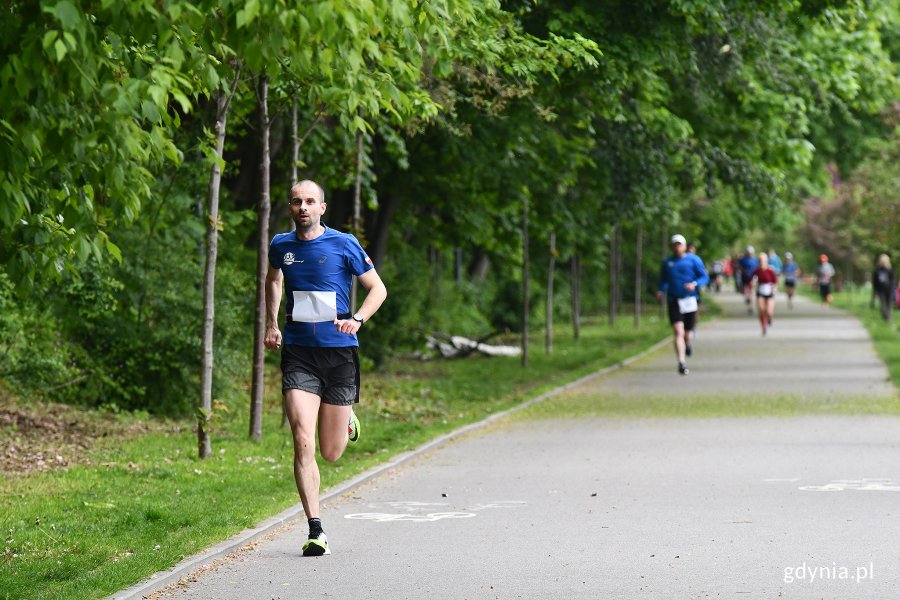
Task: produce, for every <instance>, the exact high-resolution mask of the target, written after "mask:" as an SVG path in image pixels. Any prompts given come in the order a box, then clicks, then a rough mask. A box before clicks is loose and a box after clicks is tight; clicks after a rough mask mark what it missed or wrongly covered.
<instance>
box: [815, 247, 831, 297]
mask: <svg viewBox="0 0 900 600" xmlns="http://www.w3.org/2000/svg"><path fill="white" fill-rule="evenodd" d="M833 277H834V267H833V266H831V263H830V262H828V255H827V254H820V255H819V266H817V267H816V281H817V282H818V283H819V296H821V297H822V307H824V308H827V307H828V306H830V305H831V300H832V296H831V279H832V278H833Z"/></svg>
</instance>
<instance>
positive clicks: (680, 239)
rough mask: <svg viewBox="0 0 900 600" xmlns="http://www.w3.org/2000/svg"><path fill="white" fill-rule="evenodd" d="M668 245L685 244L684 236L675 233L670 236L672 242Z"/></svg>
mask: <svg viewBox="0 0 900 600" xmlns="http://www.w3.org/2000/svg"><path fill="white" fill-rule="evenodd" d="M669 243H670V244H687V240H686V239H684V236H683V235H681V234H680V233H676V234H675V235H673V236H672V241H671V242H669Z"/></svg>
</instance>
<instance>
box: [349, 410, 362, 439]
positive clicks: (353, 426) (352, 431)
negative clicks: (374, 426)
mask: <svg viewBox="0 0 900 600" xmlns="http://www.w3.org/2000/svg"><path fill="white" fill-rule="evenodd" d="M359 432H360V425H359V418H358V417H357V416H356V413H355V412H353V409H352V408H351V409H350V422H349V423H347V435H348V436H349V437H350V441H351V442H355V441H357V440H359Z"/></svg>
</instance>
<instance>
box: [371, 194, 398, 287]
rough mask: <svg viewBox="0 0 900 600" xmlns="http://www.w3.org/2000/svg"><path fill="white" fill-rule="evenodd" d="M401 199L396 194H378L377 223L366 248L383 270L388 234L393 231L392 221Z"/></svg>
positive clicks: (377, 265) (377, 266)
mask: <svg viewBox="0 0 900 600" xmlns="http://www.w3.org/2000/svg"><path fill="white" fill-rule="evenodd" d="M399 204H400V201H399V200H398V199H397V197H396V195H394V194H389V193H388V194H386V193H381V194H378V212H377V213H376V217H375V223H374V224H373V226H372V229H371V230H370V236H371V237H368V241H369V247H368V248H367V249H366V250H367V253H368V255H369V257H371V259H372V262H373V263H374V264H375V268H376V269H378V270H381V267H382V265H383V264H384V257H385V255H386V254H387V245H388V235H389V234H390V231H391V221H393V220H394V214H395V213H396V212H397V207H398V206H399Z"/></svg>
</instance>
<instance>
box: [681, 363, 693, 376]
mask: <svg viewBox="0 0 900 600" xmlns="http://www.w3.org/2000/svg"><path fill="white" fill-rule="evenodd" d="M678 372H679V373H681V374H682V375H687V374H688V373H690V371H689V370H688V368H687V365H685V364H684V363H678Z"/></svg>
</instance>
